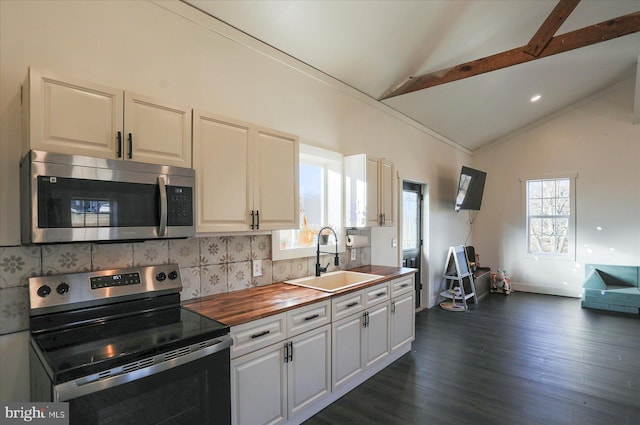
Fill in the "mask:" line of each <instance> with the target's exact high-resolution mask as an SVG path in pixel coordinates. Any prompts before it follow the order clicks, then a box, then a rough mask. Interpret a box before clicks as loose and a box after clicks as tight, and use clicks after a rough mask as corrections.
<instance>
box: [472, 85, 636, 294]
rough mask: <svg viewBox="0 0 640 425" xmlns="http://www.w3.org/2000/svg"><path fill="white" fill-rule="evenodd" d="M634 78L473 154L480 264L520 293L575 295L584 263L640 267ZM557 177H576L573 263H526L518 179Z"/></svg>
mask: <svg viewBox="0 0 640 425" xmlns="http://www.w3.org/2000/svg"><path fill="white" fill-rule="evenodd" d="M634 80H635V79H634V78H630V79H628V80H626V81H625V82H624V83H621V84H618V85H616V86H614V87H611V88H609V89H608V90H605V91H603V92H601V93H599V94H598V95H596V96H594V97H592V98H590V99H588V100H586V101H583V102H581V103H580V104H579V105H574V106H573V107H572V108H569V109H567V110H565V111H563V112H562V113H560V114H556V115H555V116H554V117H551V118H549V119H548V120H545V121H544V122H541V123H539V125H537V126H535V127H532V128H530V129H529V130H527V131H523V132H521V133H520V134H518V135H514V136H512V137H510V138H508V139H506V140H504V141H502V142H501V143H496V144H494V145H493V146H489V147H487V148H485V149H483V150H482V151H480V152H478V153H477V154H476V155H475V156H474V158H473V165H474V167H476V168H478V169H481V170H483V171H486V172H487V182H486V187H485V197H484V199H483V203H482V210H481V211H480V213H479V215H478V219H477V221H476V224H474V231H473V236H474V240H475V241H476V242H475V244H476V252H478V253H479V254H480V256H481V262H482V263H483V265H487V266H491V267H492V268H493V269H495V268H499V267H500V268H502V267H504V268H506V269H507V270H508V272H509V273H510V274H511V275H512V278H513V280H514V281H515V282H518V283H520V285H518V288H519V289H521V290H531V291H534V292H543V293H552V294H558V295H570V296H580V294H581V289H582V288H581V284H582V280H583V279H584V264H589V263H602V264H621V265H638V264H640V185H639V182H640V126H639V125H633V124H632V119H633V117H632V115H633V102H634V99H633V93H634ZM543 101H544V100H543ZM562 172H576V173H577V174H578V178H577V179H576V214H577V220H576V258H575V260H574V261H552V260H537V261H536V260H534V259H528V258H525V257H524V255H523V254H524V249H525V239H524V235H525V233H524V232H525V230H524V221H523V217H524V211H523V203H522V202H521V195H522V194H521V183H520V181H519V179H520V178H521V177H531V176H536V175H542V176H549V175H553V174H554V173H562ZM598 226H600V227H601V228H602V230H597V227H598Z"/></svg>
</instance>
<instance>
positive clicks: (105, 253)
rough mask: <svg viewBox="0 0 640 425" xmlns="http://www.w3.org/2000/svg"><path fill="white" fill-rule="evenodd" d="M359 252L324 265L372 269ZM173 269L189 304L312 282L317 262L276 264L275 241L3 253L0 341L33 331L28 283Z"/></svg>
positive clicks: (215, 239) (213, 240) (236, 239)
mask: <svg viewBox="0 0 640 425" xmlns="http://www.w3.org/2000/svg"><path fill="white" fill-rule="evenodd" d="M355 250H356V251H357V252H356V260H355V261H350V250H347V252H344V253H341V254H340V266H338V267H335V266H334V265H333V256H331V255H323V256H321V263H322V264H323V265H326V264H327V263H330V266H329V271H333V270H337V269H348V268H353V267H359V266H362V265H367V264H370V259H371V248H370V247H364V248H355ZM252 260H262V276H258V277H252ZM169 263H177V264H178V265H179V266H180V273H181V276H182V286H183V288H182V292H181V293H180V298H181V299H182V300H188V299H193V298H200V297H206V296H208V295H214V294H219V293H223V292H231V291H238V290H241V289H246V288H251V287H255V286H263V285H270V284H271V283H274V282H282V281H283V280H287V279H295V278H298V277H305V276H310V275H312V274H313V273H314V272H315V263H316V258H315V257H306V258H296V259H293V260H282V261H272V260H271V235H256V236H248V235H238V236H212V237H201V238H189V239H176V240H154V241H146V242H138V243H128V242H126V243H114V244H91V243H77V244H59V245H43V246H9V247H0V335H2V334H7V333H12V332H18V331H22V330H26V329H28V328H29V293H28V280H27V279H28V278H29V277H32V276H40V275H56V274H67V273H78V272H87V271H92V270H105V269H111V268H123V267H134V266H146V265H153V264H169Z"/></svg>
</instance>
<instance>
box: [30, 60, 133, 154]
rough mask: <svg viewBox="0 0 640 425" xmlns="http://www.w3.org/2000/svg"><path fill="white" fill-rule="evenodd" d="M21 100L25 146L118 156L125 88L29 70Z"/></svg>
mask: <svg viewBox="0 0 640 425" xmlns="http://www.w3.org/2000/svg"><path fill="white" fill-rule="evenodd" d="M25 90H26V92H27V93H28V95H26V96H25V98H24V99H23V108H25V111H24V120H25V123H24V124H25V129H24V131H25V135H26V136H27V137H26V138H25V140H26V141H27V143H26V145H25V146H24V147H23V151H24V152H25V153H26V151H28V150H29V149H37V150H44V151H48V152H58V153H65V154H70V155H85V156H93V157H98V158H107V159H116V157H117V152H118V133H120V137H122V116H123V115H122V114H123V113H122V105H123V103H122V102H123V100H122V98H123V92H122V90H116V89H114V88H111V87H106V86H101V85H98V84H93V83H88V82H84V81H80V80H76V79H72V78H68V77H59V76H56V75H55V74H53V73H49V72H40V71H38V70H34V69H30V70H29V75H28V76H27V80H26V81H25Z"/></svg>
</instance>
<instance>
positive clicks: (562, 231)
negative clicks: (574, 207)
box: [526, 178, 572, 254]
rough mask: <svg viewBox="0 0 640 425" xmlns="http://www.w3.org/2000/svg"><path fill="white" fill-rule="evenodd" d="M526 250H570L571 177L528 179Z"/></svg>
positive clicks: (564, 251) (529, 251) (533, 251)
mask: <svg viewBox="0 0 640 425" xmlns="http://www.w3.org/2000/svg"><path fill="white" fill-rule="evenodd" d="M526 193H527V194H526V202H527V250H528V253H530V254H569V252H570V240H571V234H570V232H571V217H572V211H571V179H568V178H559V179H542V180H527V182H526Z"/></svg>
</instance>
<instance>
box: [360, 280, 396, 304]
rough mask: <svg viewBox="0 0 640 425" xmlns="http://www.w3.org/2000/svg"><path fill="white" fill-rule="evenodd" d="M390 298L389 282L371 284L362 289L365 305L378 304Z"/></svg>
mask: <svg viewBox="0 0 640 425" xmlns="http://www.w3.org/2000/svg"><path fill="white" fill-rule="evenodd" d="M389 298H391V296H390V293H389V283H388V282H385V283H381V284H380V285H376V286H372V287H371V288H367V289H365V290H364V305H365V307H371V306H373V305H378V304H380V303H383V302H385V301H388V300H389Z"/></svg>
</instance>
